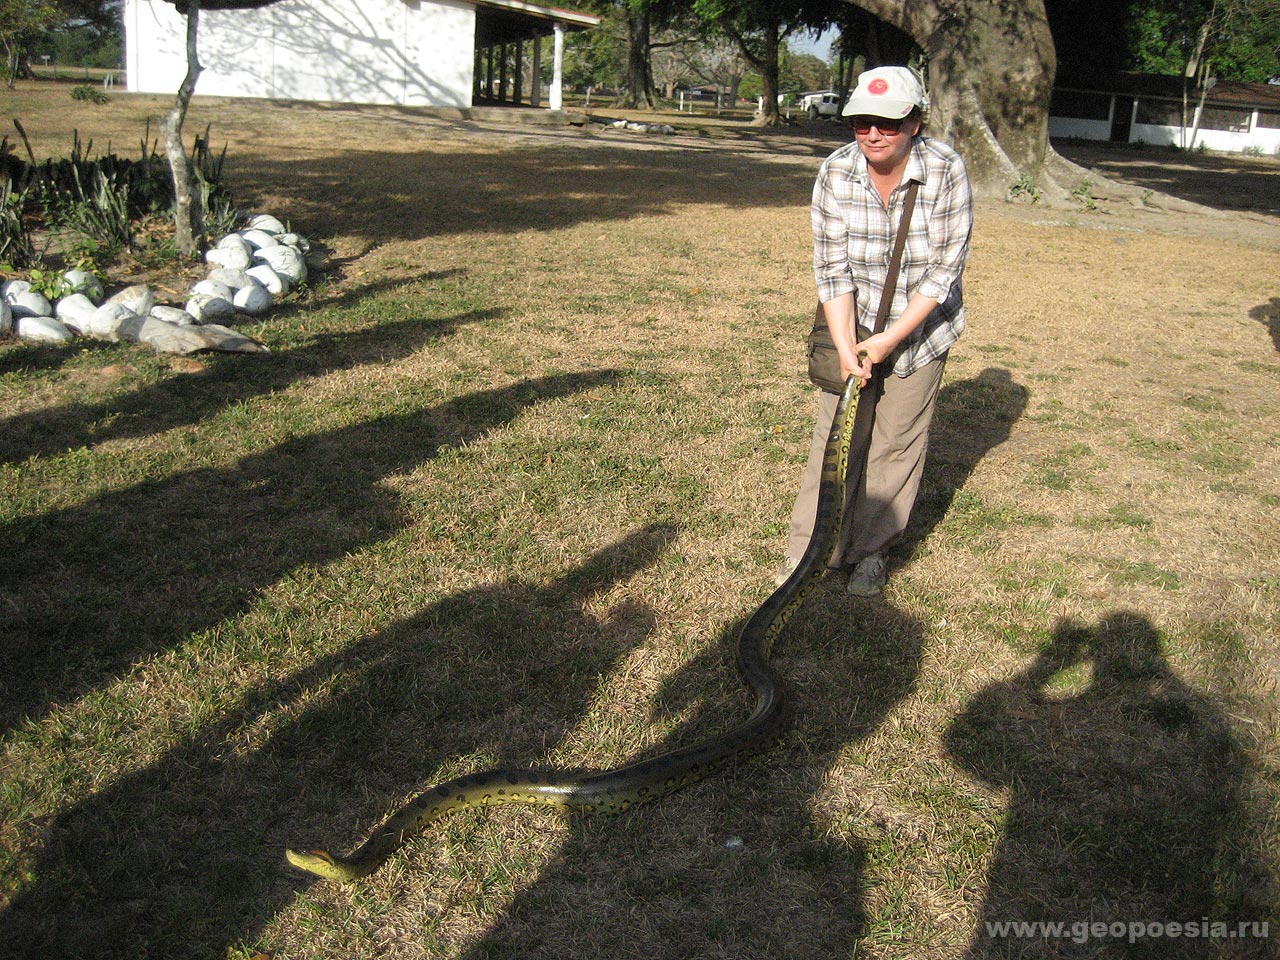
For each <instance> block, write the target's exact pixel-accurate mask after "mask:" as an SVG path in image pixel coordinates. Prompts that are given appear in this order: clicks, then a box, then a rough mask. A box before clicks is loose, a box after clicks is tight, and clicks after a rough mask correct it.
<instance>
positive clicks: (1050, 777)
mask: <svg viewBox="0 0 1280 960" xmlns="http://www.w3.org/2000/svg"><path fill="white" fill-rule="evenodd" d="M1160 645H1161V638H1160V635H1159V634H1158V633H1157V631H1156V629H1155V628H1154V627H1153V625H1152V624H1151V622H1150V621H1149V620H1148V619H1147V618H1146V617H1144V616H1141V615H1139V614H1136V613H1132V612H1119V613H1114V614H1111V615H1109V616H1107V617H1105V618H1104V619H1103V620H1102V621H1100V622H1099V623H1098V625H1097V626H1096V627H1085V626H1083V625H1081V624H1079V623H1078V622H1075V621H1071V620H1063V621H1061V622H1060V623H1058V625H1057V626H1056V627H1055V629H1054V632H1053V639H1052V641H1051V643H1050V644H1049V645H1048V647H1047V648H1046V649H1045V650H1044V651H1042V652H1041V653H1040V654H1039V655H1038V656H1037V657H1036V658H1035V660H1034V661H1033V662H1032V663H1031V664H1030V665H1029V666H1028V667H1027V668H1026V669H1024V670H1023V671H1021V672H1020V673H1018V674H1017V675H1016V676H1014V677H1013V678H1012V679H1010V680H1007V681H1003V682H999V683H993V684H991V685H990V686H988V687H987V688H986V689H984V690H982V691H981V692H979V693H978V694H977V695H976V696H975V697H974V698H973V699H972V700H971V701H970V703H969V705H968V706H967V707H966V709H965V711H964V713H963V714H961V715H960V716H959V717H957V718H956V719H955V720H954V721H953V723H952V724H951V726H950V727H949V729H948V730H947V731H946V734H945V743H946V746H947V748H948V750H949V751H950V754H951V757H952V759H953V760H954V762H955V763H957V764H958V765H959V766H961V767H962V768H963V769H964V770H966V771H968V772H969V773H971V774H973V775H974V776H976V777H978V778H980V779H981V780H983V781H985V782H986V783H989V784H992V785H994V786H997V787H999V788H1001V789H1005V790H1009V791H1011V797H1010V801H1009V811H1008V815H1007V817H1006V820H1005V825H1004V834H1003V836H1002V837H1001V839H1000V842H999V844H998V846H997V848H996V854H995V858H994V860H993V862H992V864H991V868H990V872H989V879H988V883H987V894H986V902H985V904H984V907H983V910H982V920H981V924H980V926H979V928H978V930H977V933H976V939H975V941H974V943H973V945H972V947H971V948H970V950H969V953H968V954H967V955H968V956H970V957H983V958H988V957H990V958H994V957H1022V956H1054V957H1112V956H1117V957H1118V956H1126V957H1128V956H1142V957H1148V956H1149V957H1162V958H1163V957H1171V958H1198V957H1219V956H1232V957H1255V956H1256V957H1263V956H1274V955H1275V954H1274V952H1273V951H1272V944H1271V942H1270V941H1268V940H1266V939H1264V938H1259V937H1257V935H1256V933H1253V932H1252V928H1242V929H1244V930H1246V932H1245V933H1243V934H1241V935H1240V936H1239V937H1237V936H1236V933H1235V932H1234V931H1236V929H1237V927H1236V924H1237V923H1238V922H1252V921H1266V920H1267V919H1268V918H1269V913H1270V909H1271V906H1272V904H1270V903H1268V902H1267V901H1266V900H1264V899H1263V898H1262V897H1263V894H1262V890H1263V889H1264V886H1265V885H1264V883H1263V882H1262V881H1261V879H1260V878H1261V877H1262V875H1263V874H1262V871H1261V870H1260V869H1259V867H1258V865H1257V863H1256V861H1255V862H1251V855H1250V853H1249V852H1248V851H1247V849H1246V847H1247V840H1248V834H1249V832H1250V831H1248V828H1247V825H1246V823H1245V822H1244V818H1243V813H1242V810H1241V809H1240V803H1241V792H1242V785H1243V782H1244V781H1245V778H1246V773H1247V760H1246V757H1245V755H1244V751H1243V749H1242V747H1241V745H1240V743H1239V742H1238V741H1237V739H1236V737H1235V735H1234V734H1233V732H1232V730H1231V726H1230V725H1229V723H1228V721H1227V718H1226V716H1225V715H1224V714H1223V713H1222V712H1221V710H1220V709H1219V708H1218V707H1217V706H1215V705H1214V704H1213V703H1212V702H1211V701H1210V700H1209V699H1208V698H1207V697H1205V696H1203V695H1201V694H1199V693H1197V692H1196V691H1195V690H1194V689H1192V688H1191V687H1190V686H1188V685H1187V684H1185V683H1184V682H1182V680H1180V679H1179V678H1178V676H1177V675H1176V674H1175V673H1174V672H1173V671H1172V670H1171V669H1170V667H1169V665H1168V663H1167V662H1166V661H1165V659H1164V657H1163V655H1162V653H1161V649H1160ZM1188 921H1191V922H1194V923H1196V924H1200V923H1202V922H1213V923H1223V924H1227V925H1229V927H1230V929H1231V930H1232V931H1233V933H1231V934H1228V935H1226V936H1219V937H1217V938H1214V937H1212V935H1211V933H1210V932H1209V931H1208V930H1207V929H1206V930H1205V931H1204V932H1197V933H1188V934H1187V935H1179V933H1180V932H1179V933H1171V932H1170V928H1169V927H1168V926H1167V925H1168V924H1171V923H1174V922H1176V923H1186V922H1188ZM1006 922H1024V923H1062V924H1063V925H1064V930H1063V931H1062V935H1061V936H1042V935H1040V933H1039V931H1037V932H1035V933H1029V932H1027V931H1024V932H1023V933H1022V934H1021V935H1019V934H1018V933H1015V932H1012V931H1011V930H1010V929H1008V928H1002V927H1000V926H999V925H1000V924H1004V923H1006ZM1157 923H1158V924H1161V925H1166V926H1162V927H1161V932H1160V933H1153V929H1152V927H1151V925H1152V924H1157ZM1094 924H1096V925H1097V926H1096V927H1094V926H1092V925H1094ZM1112 924H1115V925H1116V926H1115V928H1114V929H1113V928H1112ZM1138 925H1143V929H1141V930H1139V929H1138ZM1251 933H1252V935H1251ZM1224 951H1225V952H1224Z"/></svg>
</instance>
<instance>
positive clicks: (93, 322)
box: [80, 300, 140, 340]
mask: <svg viewBox="0 0 1280 960" xmlns="http://www.w3.org/2000/svg"><path fill="white" fill-rule="evenodd" d="M139 319H140V318H139V316H138V314H137V313H136V312H135V311H133V310H131V309H129V308H128V307H127V306H125V305H124V304H123V303H112V302H111V301H110V300H108V301H107V302H106V303H104V304H103V305H102V306H100V307H98V308H97V309H96V310H94V311H93V313H91V314H89V316H88V317H86V318H85V323H84V327H83V328H82V329H81V331H80V332H81V333H82V334H84V335H85V336H86V337H93V338H94V339H95V340H120V339H122V338H121V335H120V329H121V327H126V332H127V329H128V326H129V325H134V326H136V324H135V323H134V321H137V320H139Z"/></svg>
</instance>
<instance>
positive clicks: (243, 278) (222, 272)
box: [209, 267, 261, 290]
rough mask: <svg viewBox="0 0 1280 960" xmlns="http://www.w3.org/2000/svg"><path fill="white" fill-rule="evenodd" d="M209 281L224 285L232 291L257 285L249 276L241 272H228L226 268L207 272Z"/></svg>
mask: <svg viewBox="0 0 1280 960" xmlns="http://www.w3.org/2000/svg"><path fill="white" fill-rule="evenodd" d="M209 279H210V280H213V281H215V282H217V283H222V284H226V285H227V286H228V287H230V288H231V289H232V290H243V289H244V288H245V287H249V286H253V285H255V284H257V285H258V286H261V284H259V283H258V281H257V280H255V279H253V277H251V276H249V275H248V274H247V273H245V272H244V271H243V270H228V269H227V268H226V267H219V268H218V269H217V270H210V271H209Z"/></svg>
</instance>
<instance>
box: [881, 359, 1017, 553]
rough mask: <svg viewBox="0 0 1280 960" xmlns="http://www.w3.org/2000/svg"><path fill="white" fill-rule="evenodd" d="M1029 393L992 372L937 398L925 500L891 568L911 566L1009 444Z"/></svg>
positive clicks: (991, 369)
mask: <svg viewBox="0 0 1280 960" xmlns="http://www.w3.org/2000/svg"><path fill="white" fill-rule="evenodd" d="M1029 397H1030V392H1029V391H1028V390H1027V388H1026V387H1024V386H1022V385H1021V384H1019V383H1017V382H1015V381H1014V379H1013V377H1012V376H1010V374H1009V371H1008V370H1005V369H1002V368H1000V367H988V368H987V369H985V370H983V371H982V372H981V373H980V374H978V375H977V376H976V377H974V378H972V379H970V380H959V381H954V382H949V383H946V384H945V385H944V386H943V387H942V389H941V390H940V391H939V392H938V403H937V407H936V409H935V411H934V417H933V424H932V427H931V429H930V434H929V458H928V460H926V461H925V468H924V477H923V479H922V480H921V483H920V497H919V499H918V500H917V501H916V506H915V509H914V510H913V511H912V512H911V522H910V524H909V526H908V527H907V530H906V532H905V534H904V535H903V539H902V542H901V543H900V544H899V545H898V546H897V547H896V548H895V549H894V550H893V552H892V554H891V556H890V558H889V563H890V565H891V566H900V565H902V564H905V563H907V562H908V561H909V560H910V558H911V557H912V556H914V555H915V551H916V550H918V549H919V548H920V546H921V544H923V543H924V541H925V540H927V539H928V537H929V534H931V533H932V532H933V529H934V528H935V527H936V526H937V525H938V524H939V523H941V522H942V520H943V518H944V517H946V515H947V511H948V510H950V509H951V504H952V502H953V501H954V500H955V497H956V494H957V493H958V492H959V491H960V490H961V489H962V488H963V487H964V485H965V483H966V481H967V480H968V479H969V476H970V475H971V474H972V473H973V471H974V470H975V469H976V468H977V466H978V464H979V463H981V462H982V458H983V457H985V456H986V455H987V454H988V453H990V452H991V451H992V450H993V449H995V448H996V447H998V446H999V445H1000V444H1002V443H1004V442H1005V441H1006V440H1008V439H1009V433H1010V431H1011V430H1012V429H1013V425H1014V424H1015V423H1017V422H1018V420H1019V418H1020V417H1021V416H1022V413H1023V411H1024V410H1026V408H1027V401H1028V399H1029Z"/></svg>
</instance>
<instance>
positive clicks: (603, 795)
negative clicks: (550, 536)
mask: <svg viewBox="0 0 1280 960" xmlns="http://www.w3.org/2000/svg"><path fill="white" fill-rule="evenodd" d="M858 391H859V381H858V379H857V378H856V377H850V378H849V379H848V380H847V381H846V383H845V389H844V393H843V394H842V395H841V397H840V402H839V404H838V406H837V408H836V415H835V419H834V420H833V422H832V425H831V433H830V435H829V436H828V438H827V445H826V451H825V453H824V456H823V463H822V479H821V482H820V486H819V490H818V509H817V514H816V516H815V518H814V528H813V536H812V537H811V538H810V541H809V548H808V549H807V550H806V551H805V554H804V556H803V557H802V558H801V559H800V561H799V563H797V564H796V567H795V569H794V570H793V571H792V572H791V574H790V576H789V577H788V578H787V580H786V581H785V582H784V583H783V584H782V585H781V586H780V587H779V588H778V589H777V590H776V591H774V593H772V594H771V595H770V596H769V597H768V599H766V600H765V601H764V603H762V604H761V605H760V607H759V608H758V609H757V610H756V611H755V613H754V614H752V616H751V618H750V619H749V620H748V621H747V622H746V624H745V625H744V626H743V628H742V631H741V633H739V635H738V648H737V661H738V670H739V672H740V673H741V675H742V679H743V681H744V682H745V683H746V685H747V686H748V687H749V688H750V690H751V692H752V693H753V694H754V695H755V698H756V703H755V709H754V710H752V712H751V715H750V716H749V717H747V719H746V720H744V721H743V722H742V723H740V724H738V725H737V726H736V727H734V728H733V729H731V730H729V731H727V732H725V733H722V734H719V735H716V736H713V737H709V738H707V739H705V740H701V741H699V742H697V743H694V744H691V745H689V746H686V747H681V748H678V749H675V750H671V751H669V752H667V753H663V754H661V755H659V756H656V757H652V758H650V759H648V760H641V761H639V762H637V763H631V764H628V765H626V766H622V767H616V768H614V769H611V770H604V771H601V772H599V773H590V774H577V773H568V772H562V771H554V770H553V771H538V770H525V769H514V768H513V769H497V770H488V771H485V772H483V773H474V774H469V775H466V776H461V777H456V778H454V779H452V780H448V781H446V782H445V783H441V784H439V785H438V786H435V787H433V788H431V789H429V790H427V791H426V792H424V793H422V794H420V795H419V796H417V797H415V798H414V799H413V800H411V801H410V802H409V803H407V804H405V805H404V806H403V807H401V808H400V809H399V810H398V811H396V812H395V813H394V814H392V815H391V816H390V817H389V818H387V820H386V821H385V822H384V823H383V824H382V826H381V827H379V828H378V830H377V831H376V832H375V833H373V835H372V836H370V837H369V839H367V840H366V841H365V842H364V843H363V844H361V845H360V846H359V847H358V848H357V849H356V850H355V851H354V852H352V853H351V854H350V855H349V856H346V857H337V856H334V855H333V854H331V853H329V852H328V851H325V850H308V851H296V850H288V851H286V854H285V856H286V857H287V858H288V860H289V862H290V863H291V864H293V865H294V866H295V867H298V868H300V869H302V870H306V871H308V872H310V873H313V874H316V875H317V876H320V877H326V878H330V879H335V880H354V879H357V878H359V877H363V876H366V875H368V874H369V873H371V872H373V871H374V870H376V869H377V868H378V867H379V866H380V865H381V864H382V863H383V862H384V861H385V860H386V859H387V858H388V857H389V856H391V854H392V853H394V852H395V851H396V850H397V849H398V848H399V847H400V846H401V845H402V844H403V843H404V842H405V840H406V839H408V838H409V837H411V836H414V835H416V834H418V833H420V832H421V831H423V830H424V829H426V827H428V826H429V825H430V824H432V823H434V822H435V821H436V820H439V819H441V818H443V817H447V816H449V815H450V814H452V813H454V812H456V811H458V810H465V809H469V808H471V807H477V806H491V805H494V804H504V803H527V804H544V805H550V806H556V807H569V808H571V809H575V810H580V811H583V812H601V813H620V812H622V811H624V810H627V809H628V808H630V807H633V806H635V805H637V804H641V803H647V802H649V801H652V800H656V799H658V798H659V797H663V796H666V795H667V794H669V793H672V792H673V791H675V790H678V789H680V788H681V787H683V786H686V785H687V784H690V783H693V782H695V781H697V780H702V779H704V778H705V777H707V776H708V775H710V774H711V773H712V772H714V771H715V770H716V769H718V768H719V767H721V766H722V765H723V764H724V763H725V762H726V761H727V760H729V759H730V758H732V757H735V756H737V755H739V754H743V753H746V752H748V751H753V750H757V749H761V748H763V747H764V746H765V745H766V744H768V743H769V742H770V741H771V740H772V738H773V736H774V734H775V733H776V732H777V728H778V726H779V723H780V720H781V718H782V707H783V694H782V686H781V684H780V683H779V682H778V678H777V676H776V675H775V673H774V671H773V669H772V667H771V666H770V665H769V652H770V650H771V649H772V646H773V641H774V639H775V638H776V637H777V636H778V634H779V633H780V632H781V631H782V628H783V627H784V626H785V624H786V622H787V620H788V619H789V618H790V617H791V615H792V614H794V613H795V612H796V611H797V610H798V609H799V608H800V606H801V605H802V604H803V603H804V600H805V597H807V596H808V594H809V592H810V591H811V590H812V589H813V587H814V586H815V585H816V584H817V583H818V581H819V580H821V579H822V577H823V575H824V574H825V573H826V570H827V560H828V558H829V557H830V556H831V553H832V549H833V547H834V544H835V538H836V537H837V536H838V535H839V530H840V524H841V521H842V519H843V512H844V502H845V496H844V479H845V473H846V471H847V469H848V461H849V445H850V440H851V437H852V433H853V420H854V413H855V410H856V408H857V403H858Z"/></svg>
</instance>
